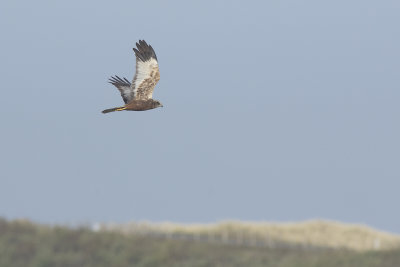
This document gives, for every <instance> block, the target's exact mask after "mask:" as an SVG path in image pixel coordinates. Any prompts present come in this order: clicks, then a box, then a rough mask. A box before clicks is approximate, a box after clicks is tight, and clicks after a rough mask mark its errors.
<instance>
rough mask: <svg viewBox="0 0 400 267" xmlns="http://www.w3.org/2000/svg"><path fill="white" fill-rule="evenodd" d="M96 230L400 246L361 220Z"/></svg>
mask: <svg viewBox="0 0 400 267" xmlns="http://www.w3.org/2000/svg"><path fill="white" fill-rule="evenodd" d="M97 228H98V229H96V230H107V231H110V230H111V231H118V232H123V233H125V234H140V235H158V236H162V237H164V238H170V239H191V240H198V241H205V242H218V243H220V242H221V243H227V244H237V245H248V246H266V247H290V246H293V247H300V248H318V247H321V248H336V249H350V250H357V251H367V250H387V249H394V248H400V236H398V235H394V234H390V233H386V232H382V231H378V230H375V229H373V228H370V227H367V226H364V225H359V224H345V223H339V222H333V221H324V220H313V221H306V222H300V223H268V222H262V223H261V222H260V223H258V222H237V221H227V222H220V223H217V224H176V223H149V222H141V223H129V224H101V225H98V226H97Z"/></svg>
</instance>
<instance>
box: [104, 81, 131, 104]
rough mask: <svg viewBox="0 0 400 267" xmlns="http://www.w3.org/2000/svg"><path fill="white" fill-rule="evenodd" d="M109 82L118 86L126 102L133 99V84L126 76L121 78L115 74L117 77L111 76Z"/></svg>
mask: <svg viewBox="0 0 400 267" xmlns="http://www.w3.org/2000/svg"><path fill="white" fill-rule="evenodd" d="M108 82H109V83H111V84H112V85H114V86H115V87H117V88H118V90H119V92H120V93H121V96H122V99H123V100H124V102H125V104H127V103H128V102H129V101H131V100H132V98H133V91H132V85H131V83H130V82H129V81H128V80H127V79H126V78H123V79H121V78H120V77H118V76H117V75H115V77H111V78H110V79H108Z"/></svg>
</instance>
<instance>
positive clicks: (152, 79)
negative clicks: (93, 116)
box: [103, 40, 163, 113]
mask: <svg viewBox="0 0 400 267" xmlns="http://www.w3.org/2000/svg"><path fill="white" fill-rule="evenodd" d="M136 47H137V49H136V48H133V51H135V55H136V73H135V76H134V78H133V81H132V83H130V82H129V81H128V80H127V79H126V78H120V77H118V76H117V75H115V77H111V78H110V79H109V82H110V83H111V84H112V85H114V86H115V87H117V89H118V90H119V91H120V93H121V96H122V99H123V100H124V102H125V105H124V106H122V107H116V108H110V109H106V110H103V113H109V112H113V111H122V110H135V111H142V110H149V109H153V108H158V107H162V106H163V105H162V104H161V103H160V101H158V100H154V99H153V98H152V97H153V91H154V87H155V86H156V84H157V82H158V81H159V80H160V71H159V69H158V62H157V56H156V53H155V52H154V50H153V48H152V47H151V45H148V44H147V43H146V41H144V40H139V43H136Z"/></svg>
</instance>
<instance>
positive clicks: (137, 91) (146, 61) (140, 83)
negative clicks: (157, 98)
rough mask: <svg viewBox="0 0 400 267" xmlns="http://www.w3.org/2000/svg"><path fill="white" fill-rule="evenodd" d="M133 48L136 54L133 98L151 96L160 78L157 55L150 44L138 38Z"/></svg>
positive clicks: (140, 98)
mask: <svg viewBox="0 0 400 267" xmlns="http://www.w3.org/2000/svg"><path fill="white" fill-rule="evenodd" d="M136 47H137V49H136V48H133V51H135V55H136V73H135V76H134V78H133V81H132V86H131V88H132V92H133V98H134V99H136V100H145V99H150V98H152V97H153V91H154V87H155V86H156V84H157V82H158V81H159V80H160V71H159V69H158V62H157V56H156V53H155V52H154V49H153V48H152V47H151V45H148V44H147V43H146V41H144V40H140V41H139V43H136Z"/></svg>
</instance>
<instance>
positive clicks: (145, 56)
mask: <svg viewBox="0 0 400 267" xmlns="http://www.w3.org/2000/svg"><path fill="white" fill-rule="evenodd" d="M136 47H137V49H136V48H133V51H134V52H135V55H136V57H137V58H139V59H140V60H141V61H143V62H145V61H149V60H150V59H151V58H154V59H155V60H157V56H156V53H155V52H154V49H153V47H151V45H148V44H147V43H146V41H145V40H139V42H137V43H136Z"/></svg>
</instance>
